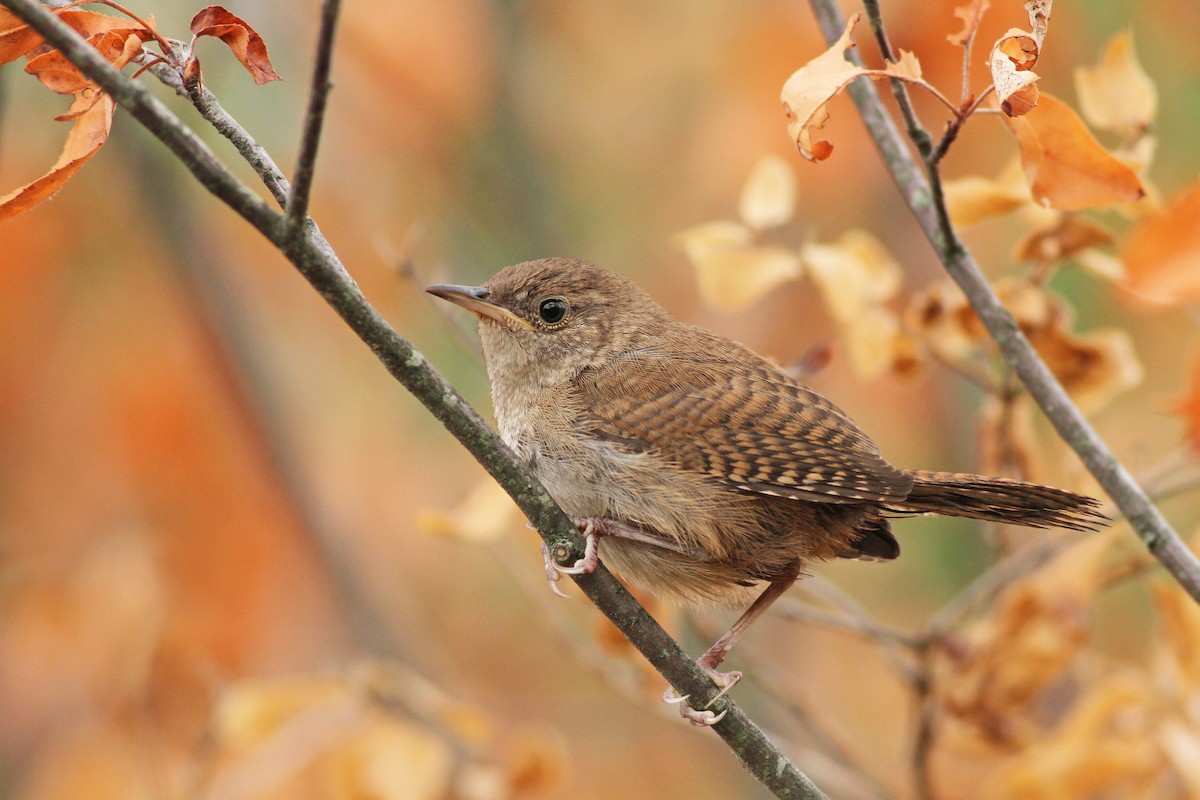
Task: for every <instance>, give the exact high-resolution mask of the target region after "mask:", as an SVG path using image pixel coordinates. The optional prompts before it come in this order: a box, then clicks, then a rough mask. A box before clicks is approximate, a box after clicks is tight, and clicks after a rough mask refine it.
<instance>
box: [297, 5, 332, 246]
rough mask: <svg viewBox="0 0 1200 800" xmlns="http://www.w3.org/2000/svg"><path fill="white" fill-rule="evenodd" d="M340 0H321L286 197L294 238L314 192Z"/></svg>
mask: <svg viewBox="0 0 1200 800" xmlns="http://www.w3.org/2000/svg"><path fill="white" fill-rule="evenodd" d="M341 5H342V4H341V0H325V2H324V3H322V4H321V31H320V33H318V34H317V57H316V63H315V64H314V65H313V76H312V88H311V89H310V90H309V92H308V111H307V112H306V113H305V115H304V133H303V135H302V136H301V138H300V154H299V155H298V156H297V158H296V174H295V175H294V176H293V179H292V189H291V192H289V193H288V200H287V209H286V214H287V237H288V239H289V240H294V239H296V238H297V237H299V236H301V235H302V228H303V226H304V219H305V217H307V216H308V198H309V196H310V195H311V194H312V182H313V173H314V172H315V171H316V163H317V147H318V145H320V143H321V129H322V128H323V127H324V124H325V106H326V105H327V104H328V102H329V92H330V91H331V90H332V89H333V83H332V82H331V81H330V80H329V70H330V67H331V66H332V64H333V37H334V34H335V33H336V31H337V21H338V12H339V11H340V10H341Z"/></svg>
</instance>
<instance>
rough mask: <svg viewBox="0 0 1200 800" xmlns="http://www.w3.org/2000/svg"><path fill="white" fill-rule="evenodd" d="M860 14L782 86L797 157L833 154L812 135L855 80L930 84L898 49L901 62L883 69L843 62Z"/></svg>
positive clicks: (913, 61)
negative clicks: (837, 99) (831, 101)
mask: <svg viewBox="0 0 1200 800" xmlns="http://www.w3.org/2000/svg"><path fill="white" fill-rule="evenodd" d="M861 18H862V15H861V14H855V15H854V16H852V17H851V18H850V20H849V22H848V23H847V24H846V30H845V31H844V32H843V33H842V35H841V38H839V39H838V40H837V41H836V42H835V43H834V44H833V46H832V47H830V48H829V49H828V50H826V51H825V52H824V53H822V54H821V55H819V56H817V57H816V58H814V59H813V60H812V61H810V62H808V63H807V64H805V65H804V66H803V67H801V68H800V69H798V70H796V71H795V72H794V73H793V74H792V76H791V77H790V78H788V79H787V82H786V83H785V84H784V85H783V92H782V94H781V95H780V99H781V100H782V102H783V110H784V113H785V114H787V118H788V134H789V135H790V136H791V137H792V140H793V141H795V143H796V146H797V147H798V148H800V155H802V156H803V157H804V158H806V159H807V160H809V161H823V160H825V159H826V158H829V156H830V154H831V153H833V145H832V144H830V143H829V142H828V141H825V140H817V141H813V135H814V132H815V131H817V130H819V129H820V128H822V127H823V126H824V125H825V123H826V122H827V121H828V120H829V111H828V109H827V108H826V106H827V105H828V103H829V101H830V100H832V99H833V98H834V97H836V96H837V95H838V93H840V92H841V91H842V89H844V88H846V86H847V85H848V84H849V83H850V81H852V80H854V79H855V78H857V77H859V76H862V75H866V76H867V77H870V78H873V79H879V78H893V79H896V80H902V81H907V82H910V83H914V84H917V85H921V86H926V87H927V88H931V87H929V85H928V84H927V83H925V81H924V80H923V79H922V77H921V65H920V63H918V61H917V58H916V56H914V55H913V54H912V53H910V52H908V51H905V50H901V51H900V60H899V61H897V62H896V63H889V64H888V65H887V66H886V67H885V68H884V69H881V70H871V69H865V68H863V67H859V66H857V65H855V64H852V63H851V62H849V61H847V60H846V56H845V52H846V50H847V49H848V48H851V47H854V43H853V42H852V41H850V33H851V31H853V30H854V26H855V25H857V24H858V21H859V19H861Z"/></svg>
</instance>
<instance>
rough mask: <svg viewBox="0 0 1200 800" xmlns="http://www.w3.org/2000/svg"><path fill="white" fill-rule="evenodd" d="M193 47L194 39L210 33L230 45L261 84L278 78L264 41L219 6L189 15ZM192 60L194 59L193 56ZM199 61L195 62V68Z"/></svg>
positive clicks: (239, 18) (244, 22)
mask: <svg viewBox="0 0 1200 800" xmlns="http://www.w3.org/2000/svg"><path fill="white" fill-rule="evenodd" d="M191 30H192V49H193V50H194V49H195V44H196V39H198V38H200V37H201V36H212V37H215V38H217V39H220V40H221V41H223V42H224V43H225V44H227V45H228V46H229V49H230V50H232V51H233V54H234V56H235V57H236V58H237V60H238V61H240V62H241V63H242V66H243V67H245V68H246V70H247V71H248V72H249V73H250V77H252V78H253V79H254V82H255V83H257V84H259V85H260V86H261V85H262V84H264V83H270V82H271V81H277V80H279V79H280V78H279V75H278V73H276V72H275V69H274V68H273V67H272V66H271V59H270V57H269V56H268V55H267V44H266V42H264V41H263V38H262V37H261V36H259V35H258V32H257V31H255V30H254V28H252V27H250V25H249V23H247V22H246V21H245V20H243V19H242V18H241V17H238V16H236V15H234V14H231V13H229V12H228V11H226V10H225V9H224V8H222V7H221V6H209V7H208V8H204V9H201V10H200V12H199V13H197V14H196V16H194V17H192V22H191ZM192 60H194V59H192ZM198 70H199V62H198V61H197V62H196V71H197V72H198Z"/></svg>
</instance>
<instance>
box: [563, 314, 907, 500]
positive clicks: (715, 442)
mask: <svg viewBox="0 0 1200 800" xmlns="http://www.w3.org/2000/svg"><path fill="white" fill-rule="evenodd" d="M693 330H695V331H696V332H697V335H704V333H706V332H701V331H700V330H699V329H693ZM701 350H702V353H701V354H700V355H697V354H696V348H687V350H686V351H685V352H682V353H681V352H671V351H669V350H666V351H637V352H633V353H628V354H625V355H623V356H620V357H619V358H617V359H616V360H614V361H612V362H609V363H608V364H606V365H604V366H601V367H593V368H589V369H587V370H585V371H584V372H583V373H582V374H581V375H580V376H579V378H578V380H577V385H578V388H579V390H580V394H581V396H582V398H583V404H584V409H585V410H584V414H583V416H582V417H581V418H580V419H579V421H578V424H579V425H580V426H581V428H584V429H586V430H587V432H588V433H590V434H591V435H595V436H600V437H603V438H606V439H609V440H610V441H613V442H615V443H618V444H620V445H621V446H623V447H625V448H627V449H630V450H636V451H643V452H646V451H650V452H655V453H656V454H658V455H660V456H661V457H662V458H663V459H664V460H666V461H668V462H670V463H672V464H674V465H676V466H677V467H679V468H681V469H685V470H689V471H693V472H698V473H701V474H704V475H708V476H710V477H711V478H713V479H715V480H717V481H720V482H722V483H724V484H726V485H730V486H733V487H736V488H737V489H740V490H742V491H746V492H754V493H758V494H766V495H772V496H776V497H787V498H791V499H794V500H808V501H815V502H826V503H853V502H859V501H864V500H865V501H875V502H881V501H888V500H897V499H901V498H904V497H906V496H907V495H908V492H909V489H910V488H911V486H912V476H911V475H910V474H909V473H907V472H905V471H904V470H900V469H897V468H895V467H893V466H891V465H890V464H888V463H887V462H886V461H884V460H883V458H882V457H881V456H880V455H879V448H878V447H876V446H875V443H874V442H872V441H871V440H870V439H869V438H868V437H867V435H866V434H864V433H863V432H862V431H861V430H859V428H858V426H857V425H855V424H854V423H853V422H852V421H851V420H850V419H849V418H848V417H847V416H846V415H845V414H844V413H843V412H842V411H841V410H840V409H838V408H837V407H836V406H834V405H833V404H832V403H830V402H829V401H828V400H826V399H825V398H823V397H821V396H820V395H819V394H817V393H816V392H814V391H812V390H811V389H809V388H807V387H805V386H803V385H801V384H800V383H799V382H797V381H795V380H793V379H792V378H791V377H790V376H788V375H787V374H785V373H783V372H781V371H780V370H778V369H776V368H775V367H773V366H772V365H770V364H769V363H768V362H766V361H764V360H763V359H761V358H760V357H759V356H757V355H756V354H754V353H752V352H751V351H749V350H745V349H743V348H741V347H740V346H739V347H738V348H737V350H736V351H734V352H733V353H732V354H730V353H724V354H723V355H722V356H720V357H717V356H713V355H711V354H709V353H707V352H703V351H704V350H706V349H705V348H701ZM731 355H732V357H730V356H731Z"/></svg>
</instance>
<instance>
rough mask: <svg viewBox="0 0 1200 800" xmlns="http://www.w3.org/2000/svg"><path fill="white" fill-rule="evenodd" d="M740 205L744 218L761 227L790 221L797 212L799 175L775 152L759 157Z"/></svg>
mask: <svg viewBox="0 0 1200 800" xmlns="http://www.w3.org/2000/svg"><path fill="white" fill-rule="evenodd" d="M739 208H740V210H741V217H742V220H743V221H744V222H745V223H746V224H747V225H749V226H750V227H751V228H753V229H755V230H758V231H761V230H763V229H764V228H776V227H778V226H780V225H783V224H784V223H785V222H788V221H790V220H791V219H792V216H793V215H794V214H795V213H796V175H795V173H793V172H792V168H791V166H790V165H789V164H788V163H787V162H786V161H784V160H783V159H782V158H780V157H779V156H776V155H767V156H763V157H762V158H761V159H759V161H758V163H757V164H755V165H754V168H753V169H752V170H750V177H749V178H747V179H746V186H745V188H743V189H742V198H741V204H740V206H739Z"/></svg>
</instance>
